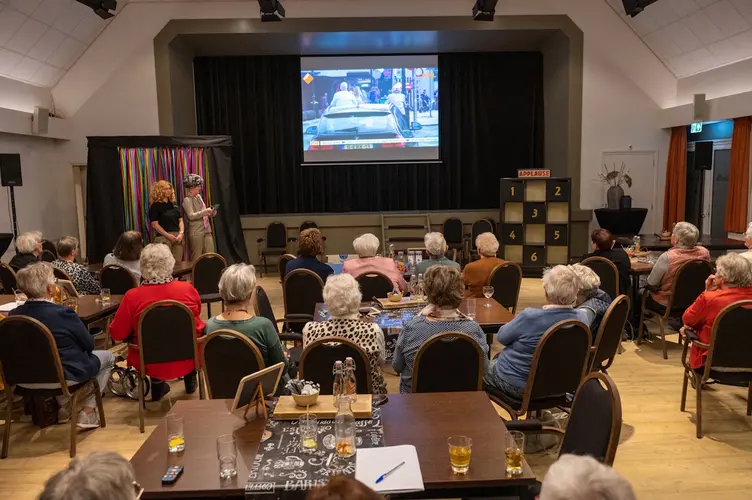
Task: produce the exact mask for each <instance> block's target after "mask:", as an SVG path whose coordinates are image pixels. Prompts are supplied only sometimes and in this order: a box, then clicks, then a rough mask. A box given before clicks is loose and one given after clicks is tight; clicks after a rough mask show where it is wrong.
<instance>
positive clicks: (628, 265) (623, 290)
mask: <svg viewBox="0 0 752 500" xmlns="http://www.w3.org/2000/svg"><path fill="white" fill-rule="evenodd" d="M590 239H591V240H593V250H594V251H593V253H591V254H590V255H588V257H603V258H605V259H608V260H610V261H611V262H613V263H614V265H615V266H616V270H617V271H619V293H620V294H624V295H626V296H629V288H630V286H629V283H630V281H629V271H630V269H632V262H631V261H630V260H629V255H627V252H625V251H624V249H623V248H620V247H619V248H614V244H615V243H616V240H615V239H614V237H613V235H612V234H611V232H610V231H608V230H607V229H596V230H594V231H593V232H592V233H590Z"/></svg>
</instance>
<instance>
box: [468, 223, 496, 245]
mask: <svg viewBox="0 0 752 500" xmlns="http://www.w3.org/2000/svg"><path fill="white" fill-rule="evenodd" d="M493 232H494V229H493V226H491V223H490V222H488V219H481V220H476V221H475V222H473V228H472V231H470V233H471V235H470V238H471V239H470V245H471V248H472V249H473V250H475V239H476V238H477V237H478V235H479V234H483V233H493Z"/></svg>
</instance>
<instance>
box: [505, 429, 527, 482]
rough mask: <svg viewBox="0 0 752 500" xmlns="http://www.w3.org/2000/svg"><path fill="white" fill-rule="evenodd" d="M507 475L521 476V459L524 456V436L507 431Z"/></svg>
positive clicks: (516, 432) (517, 432)
mask: <svg viewBox="0 0 752 500" xmlns="http://www.w3.org/2000/svg"><path fill="white" fill-rule="evenodd" d="M506 439H507V447H506V449H505V450H504V454H505V455H506V456H507V474H510V475H512V476H517V475H519V474H522V459H523V457H524V456H525V453H524V451H525V435H524V434H523V433H521V432H519V431H507V436H506Z"/></svg>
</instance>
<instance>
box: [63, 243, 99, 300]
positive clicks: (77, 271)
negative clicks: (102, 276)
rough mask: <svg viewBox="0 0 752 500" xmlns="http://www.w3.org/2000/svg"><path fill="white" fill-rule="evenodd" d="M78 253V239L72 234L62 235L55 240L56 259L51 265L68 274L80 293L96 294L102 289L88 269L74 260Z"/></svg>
mask: <svg viewBox="0 0 752 500" xmlns="http://www.w3.org/2000/svg"><path fill="white" fill-rule="evenodd" d="M77 255H78V239H77V238H74V237H73V236H63V237H62V238H60V239H59V240H58V242H57V260H55V261H54V262H53V263H52V265H53V266H55V267H56V268H58V269H60V270H62V271H64V272H65V273H66V274H67V275H68V276H70V279H71V282H72V283H73V286H74V287H76V291H77V292H78V293H79V294H80V295H87V294H88V295H97V294H98V293H99V292H101V291H102V288H101V286H100V284H99V281H98V280H96V279H94V276H92V274H91V273H90V272H89V270H88V269H87V268H86V267H84V266H82V265H81V264H79V263H77V262H76V256H77Z"/></svg>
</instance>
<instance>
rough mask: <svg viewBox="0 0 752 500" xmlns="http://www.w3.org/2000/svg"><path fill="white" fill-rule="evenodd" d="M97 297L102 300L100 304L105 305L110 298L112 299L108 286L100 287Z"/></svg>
mask: <svg viewBox="0 0 752 500" xmlns="http://www.w3.org/2000/svg"><path fill="white" fill-rule="evenodd" d="M99 299H100V300H101V301H102V304H104V305H106V304H109V303H110V300H111V299H112V294H111V293H110V289H109V288H102V291H101V292H100V294H99Z"/></svg>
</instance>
